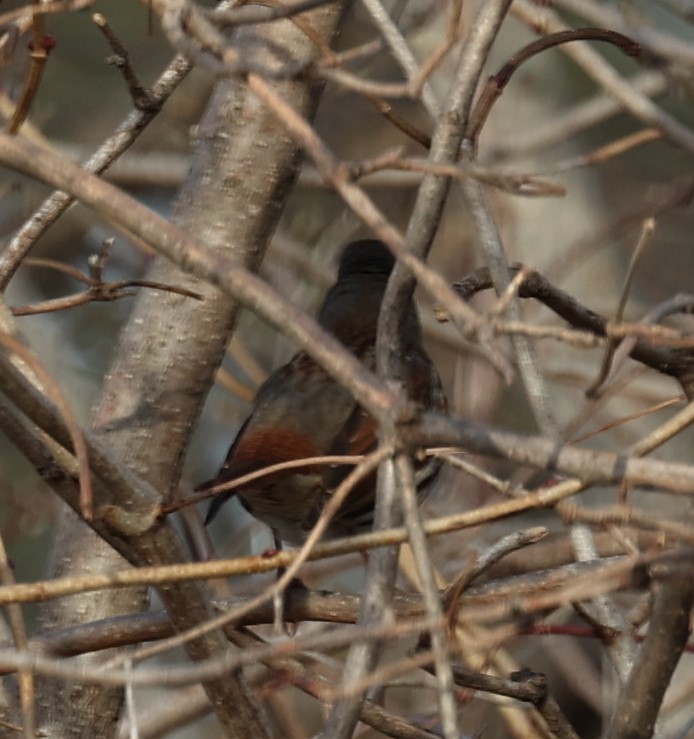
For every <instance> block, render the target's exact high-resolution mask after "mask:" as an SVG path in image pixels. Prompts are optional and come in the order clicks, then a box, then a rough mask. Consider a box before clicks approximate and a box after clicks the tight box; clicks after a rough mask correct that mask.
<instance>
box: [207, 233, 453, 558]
mask: <svg viewBox="0 0 694 739" xmlns="http://www.w3.org/2000/svg"><path fill="white" fill-rule="evenodd" d="M394 265H395V259H394V257H393V255H392V254H391V252H390V251H389V250H388V248H387V247H386V246H385V244H383V243H382V242H381V241H378V240H376V239H362V240H360V241H355V242H352V243H350V244H348V245H347V246H346V247H344V249H343V250H342V252H341V256H340V260H339V267H338V274H337V281H336V282H335V284H334V285H333V286H332V287H331V288H330V290H329V291H328V293H327V295H326V297H325V299H324V301H323V304H322V306H321V308H320V310H319V313H318V323H319V324H320V325H321V327H322V328H323V329H325V330H326V331H328V332H329V333H330V334H332V335H333V336H334V337H335V338H337V339H338V340H339V341H340V342H341V343H342V344H343V345H344V346H345V347H346V348H347V349H348V350H349V351H351V352H352V353H353V354H354V355H355V356H356V357H357V358H358V359H359V360H360V361H361V362H362V363H363V364H364V365H365V366H366V367H368V368H369V369H371V370H373V369H374V368H375V363H376V357H375V347H376V330H377V324H378V315H379V311H380V308H381V304H382V302H383V295H384V293H385V289H386V285H387V283H388V278H389V277H390V274H391V272H392V271H393V267H394ZM403 326H404V330H403V331H402V336H403V342H404V345H403V352H404V354H403V357H402V362H403V369H404V372H403V375H404V385H405V389H406V392H407V394H408V397H409V399H410V400H411V401H413V402H414V403H415V404H416V407H419V408H421V409H426V410H438V411H445V410H446V408H447V401H446V396H445V394H444V391H443V388H442V384H441V380H440V378H439V375H438V373H437V371H436V368H435V367H434V365H433V363H432V361H431V359H430V358H429V356H428V354H427V353H426V351H425V349H424V346H423V343H422V331H421V326H420V322H419V317H418V314H417V310H416V307H415V305H414V303H413V302H412V301H410V304H409V305H408V307H407V312H406V317H405V320H404V324H403ZM376 448H377V424H376V422H375V421H374V420H373V418H371V416H369V414H368V413H367V412H366V411H365V410H364V409H363V408H362V407H361V406H360V405H359V404H358V403H357V401H356V400H355V399H354V397H353V396H352V394H351V393H350V391H349V390H347V389H346V388H344V387H343V386H342V385H340V384H339V383H338V382H337V381H336V380H334V379H333V378H332V377H331V376H330V375H329V374H328V373H327V372H326V371H325V370H324V369H323V368H322V367H321V366H320V365H319V364H318V363H317V362H315V361H314V360H313V359H312V358H311V357H310V356H309V355H308V354H307V353H306V352H305V351H299V352H298V353H297V354H295V355H294V356H293V357H292V358H291V359H290V361H289V362H288V363H287V364H285V365H283V366H281V367H279V368H278V369H276V370H275V371H274V372H272V374H271V375H270V376H269V377H268V379H267V380H266V381H265V382H264V383H263V385H262V386H261V387H260V388H259V390H258V392H257V394H256V397H255V400H254V402H253V407H252V410H251V413H250V415H249V416H248V418H247V419H246V421H245V422H244V423H243V425H242V426H241V428H240V430H239V431H238V433H237V435H236V438H235V440H234V441H233V443H232V445H231V447H230V449H229V452H228V454H227V456H226V460H225V462H224V464H223V465H222V467H221V469H220V470H219V472H218V474H217V476H216V477H215V478H214V479H212V480H210V481H209V482H206V483H203V484H202V485H199V486H198V487H197V488H196V490H198V491H201V490H208V489H210V488H212V487H215V486H217V485H221V484H223V483H225V482H229V481H231V480H234V479H236V478H238V477H241V476H243V475H246V474H248V473H251V472H256V471H259V470H262V469H263V468H265V467H268V466H270V465H275V464H277V463H282V462H289V461H294V460H301V459H306V458H309V457H317V456H323V455H359V454H367V453H369V452H371V451H373V450H375V449H376ZM440 466H441V465H440V462H439V461H438V460H436V459H435V458H433V457H430V458H427V459H425V460H424V461H422V460H420V461H419V462H418V463H417V467H416V480H417V485H418V488H417V489H418V499H420V500H421V499H423V498H424V497H425V496H426V495H427V494H428V492H429V491H430V490H431V487H432V486H433V482H434V480H435V478H436V476H437V475H438V472H439V468H440ZM351 469H353V467H351V466H349V465H338V466H332V467H330V466H326V465H321V466H319V465H316V464H307V466H306V467H301V468H293V469H286V470H283V471H279V472H277V471H276V472H273V473H269V474H268V475H265V476H262V477H260V478H258V479H256V480H254V481H252V482H248V483H247V484H244V485H243V486H241V487H238V488H236V489H234V490H232V491H225V492H223V493H221V494H219V495H217V496H216V497H215V498H214V499H213V500H212V502H211V505H210V507H209V509H208V512H207V516H206V519H205V524H209V523H210V522H211V521H212V520H213V519H214V518H215V516H216V515H217V514H218V512H219V510H220V509H221V507H222V506H223V505H224V504H225V503H226V502H227V501H228V500H229V499H230V498H232V497H234V496H235V497H237V498H238V499H239V501H240V502H241V504H242V505H243V507H244V508H245V509H246V510H247V511H248V512H249V513H250V514H251V515H252V516H253V517H255V518H256V519H258V520H259V521H261V522H263V523H265V524H266V525H267V526H269V527H270V529H271V530H272V532H273V535H274V540H275V545H276V546H277V547H278V548H282V543H285V544H289V545H291V546H300V545H301V544H302V543H303V542H304V541H305V539H306V537H307V536H308V534H309V533H310V531H311V529H312V527H313V525H314V524H315V522H316V520H317V518H318V516H319V514H320V512H321V509H322V507H323V505H324V504H325V502H326V501H327V500H328V499H329V496H330V494H331V492H333V491H334V490H335V488H336V487H337V485H338V484H339V483H340V482H341V481H342V480H343V479H344V478H345V477H346V476H347V474H349V472H350V470H351ZM375 495H376V475H375V474H372V475H370V476H368V477H366V478H365V479H363V480H362V481H361V482H360V483H359V484H358V485H356V486H355V488H354V489H353V490H352V491H351V492H350V494H349V495H348V496H347V498H346V499H345V501H344V503H343V504H342V505H341V507H340V508H339V509H338V511H337V513H336V515H335V517H334V518H333V520H332V522H331V525H330V527H329V528H328V530H327V531H326V533H325V534H324V538H326V539H331V538H337V537H342V536H348V535H350V534H356V533H360V532H362V531H366V530H369V529H370V528H371V526H372V523H373V512H374V505H375Z"/></svg>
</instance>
